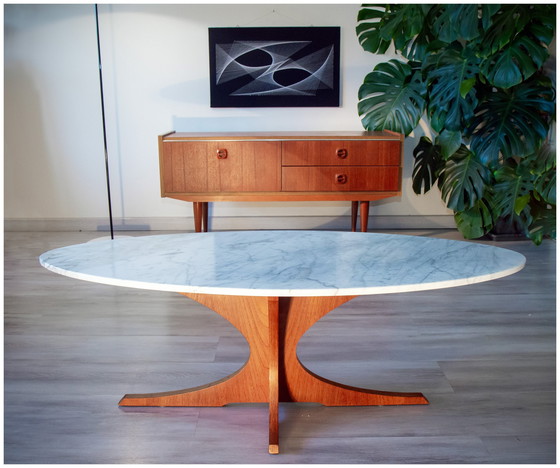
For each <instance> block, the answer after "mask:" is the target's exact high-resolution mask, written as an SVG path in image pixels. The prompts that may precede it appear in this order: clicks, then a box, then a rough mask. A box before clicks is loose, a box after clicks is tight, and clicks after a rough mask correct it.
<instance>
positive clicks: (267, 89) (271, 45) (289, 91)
mask: <svg viewBox="0 0 560 468" xmlns="http://www.w3.org/2000/svg"><path fill="white" fill-rule="evenodd" d="M209 38H210V66H211V70H210V80H211V83H210V88H211V106H212V107H326V106H329V107H337V106H339V105H340V96H339V62H340V59H339V54H340V52H339V47H340V28H337V27H318V28H312V27H309V28H210V31H209Z"/></svg>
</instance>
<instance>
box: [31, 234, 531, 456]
mask: <svg viewBox="0 0 560 468" xmlns="http://www.w3.org/2000/svg"><path fill="white" fill-rule="evenodd" d="M39 260H40V263H41V265H43V266H44V267H45V268H47V269H49V270H51V271H54V272H56V273H59V274H62V275H65V276H69V277H73V278H77V279H81V280H86V281H92V282H96V283H104V284H109V285H115V286H123V287H131V288H140V289H151V290H159V291H173V292H178V293H181V294H183V295H185V296H187V297H189V298H191V299H193V300H195V301H197V302H199V303H201V304H203V305H205V306H207V307H208V308H210V309H212V310H213V311H215V312H217V313H218V314H220V315H221V316H222V317H224V318H225V319H227V320H228V321H229V322H231V323H232V324H233V325H234V326H235V327H236V328H237V329H238V330H239V331H240V332H241V333H242V334H243V336H244V337H245V338H246V340H247V342H248V343H249V348H250V356H249V359H248V360H247V362H246V363H245V364H244V365H243V367H242V368H241V369H239V370H238V371H237V372H235V373H234V374H232V375H231V376H229V377H227V378H224V379H221V380H219V381H217V382H213V383H210V384H207V385H202V386H199V387H194V388H188V389H184V390H177V391H170V392H162V393H146V394H129V395H125V396H124V397H123V398H122V399H121V400H120V402H119V405H120V406H223V405H227V404H228V403H241V402H244V403H268V404H269V453H273V454H275V453H278V452H279V427H278V405H279V403H280V402H314V403H321V404H323V405H326V406H360V405H423V404H428V400H427V399H426V398H425V397H424V395H422V394H421V393H398V392H390V391H378V390H371V389H363V388H356V387H351V386H348V385H344V384H342V383H337V382H333V381H330V380H327V379H325V378H323V377H321V376H319V375H316V374H315V373H313V372H311V371H310V370H308V369H307V368H306V367H305V366H304V364H302V363H301V362H300V360H299V359H298V356H297V353H296V348H297V344H298V341H299V340H300V338H301V337H302V336H303V334H304V333H305V332H306V331H307V330H308V329H309V328H310V327H311V326H312V325H313V324H314V323H315V322H317V320H319V319H320V318H321V317H323V316H324V315H326V314H327V313H328V312H330V311H331V310H333V309H334V308H336V307H338V306H340V305H342V304H344V303H345V302H347V301H349V300H350V299H352V298H354V297H356V296H361V295H370V294H389V293H401V292H407V291H422V290H428V289H439V288H448V287H456V286H461V285H468V284H473V283H478V282H482V281H488V280H492V279H497V278H500V277H503V276H507V275H510V274H513V273H515V272H517V271H519V270H521V269H522V268H523V266H524V264H525V257H524V256H523V255H521V254H519V253H516V252H513V251H510V250H506V249H502V248H497V247H493V246H488V245H483V244H478V243H474V242H463V241H452V240H447V239H438V238H428V237H418V236H405V235H393V234H375V233H349V232H332V231H233V232H212V233H202V234H166V235H155V236H143V237H127V238H117V239H114V240H100V241H94V242H89V243H85V244H79V245H73V246H69V247H63V248H60V249H55V250H51V251H49V252H46V253H44V254H43V255H41V257H40V259H39ZM372 313H375V311H372Z"/></svg>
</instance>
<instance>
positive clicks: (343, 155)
mask: <svg viewBox="0 0 560 468" xmlns="http://www.w3.org/2000/svg"><path fill="white" fill-rule="evenodd" d="M336 155H337V156H338V157H339V158H340V159H346V158H347V157H348V150H347V149H345V148H340V149H337V150H336Z"/></svg>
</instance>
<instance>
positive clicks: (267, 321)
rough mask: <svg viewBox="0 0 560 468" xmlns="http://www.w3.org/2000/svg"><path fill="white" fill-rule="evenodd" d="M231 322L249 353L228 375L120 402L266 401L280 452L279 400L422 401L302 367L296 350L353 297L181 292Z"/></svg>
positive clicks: (273, 445) (272, 443)
mask: <svg viewBox="0 0 560 468" xmlns="http://www.w3.org/2000/svg"><path fill="white" fill-rule="evenodd" d="M184 295H185V296H187V297H190V298H191V299H194V300H195V301H197V302H199V303H201V304H203V305H205V306H206V307H208V308H210V309H212V310H214V311H215V312H217V313H218V314H220V315H221V316H222V317H224V318H225V319H226V320H228V321H229V322H231V323H232V324H233V325H234V326H235V327H236V328H237V329H238V330H239V331H240V332H241V333H242V334H243V336H244V337H245V338H246V339H247V341H248V343H249V349H250V355H249V359H248V360H247V362H246V363H245V365H244V366H243V367H242V368H241V369H239V370H238V371H237V372H235V373H234V374H232V375H231V376H229V377H226V378H224V379H221V380H218V381H217V382H213V383H210V384H208V385H202V386H200V387H194V388H189V389H185V390H177V391H172V392H162V393H147V394H130V395H125V396H124V397H123V398H122V399H121V401H120V402H119V405H120V406H224V405H227V404H228V403H268V404H269V412H270V415H269V453H272V454H275V453H278V452H279V446H278V404H279V402H309V403H321V404H323V405H326V406H362V405H363V406H365V405H425V404H428V400H426V398H425V397H424V396H423V395H422V394H421V393H395V392H381V391H376V390H368V389H362V388H356V387H350V386H348V385H343V384H339V383H336V382H332V381H330V380H327V379H325V378H323V377H320V376H318V375H316V374H314V373H313V372H311V371H309V370H308V369H306V368H305V367H304V366H303V365H302V363H301V362H300V361H299V359H298V357H297V354H296V348H297V344H298V342H299V340H300V338H301V337H302V336H303V334H304V333H305V332H306V331H307V330H308V329H309V328H310V327H311V326H312V325H313V324H314V323H315V322H317V321H318V320H319V319H320V318H321V317H323V316H324V315H326V314H327V313H329V312H330V311H331V310H333V309H334V308H336V307H338V306H340V305H342V304H344V303H345V302H347V301H349V300H350V299H352V298H353V297H354V296H335V297H252V296H219V295H209V294H190V293H185V294H184Z"/></svg>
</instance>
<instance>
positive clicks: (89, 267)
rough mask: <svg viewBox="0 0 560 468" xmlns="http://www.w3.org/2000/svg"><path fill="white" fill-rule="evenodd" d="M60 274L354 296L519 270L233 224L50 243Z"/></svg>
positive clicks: (487, 250) (185, 287) (367, 236)
mask: <svg viewBox="0 0 560 468" xmlns="http://www.w3.org/2000/svg"><path fill="white" fill-rule="evenodd" d="M39 260H40V263H41V265H43V266H44V267H45V268H47V269H49V270H51V271H54V272H56V273H59V274H62V275H66V276H70V277H73V278H77V279H82V280H86V281H92V282H97V283H104V284H111V285H116V286H125V287H132V288H141V289H152V290H161V291H175V292H185V293H206V294H223V295H242V296H245V295H247V296H280V297H283V296H289V297H294V296H354V295H365V294H386V293H398V292H406V291H421V290H427V289H438V288H447V287H454V286H461V285H466V284H472V283H478V282H481V281H488V280H492V279H496V278H501V277H503V276H507V275H510V274H513V273H515V272H517V271H519V270H521V269H522V268H523V266H524V264H525V257H524V256H523V255H521V254H519V253H517V252H513V251H511V250H506V249H503V248H497V247H493V246H488V245H483V244H478V243H473V242H464V241H453V240H447V239H437V238H428V237H418V236H407V235H394V234H375V233H358V232H333V231H228V232H210V233H197V234H165V235H155V236H145V237H125V238H116V239H114V240H99V241H92V242H88V243H85V244H79V245H72V246H69V247H63V248H60V249H55V250H51V251H49V252H46V253H44V254H43V255H41V256H40V259H39Z"/></svg>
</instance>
